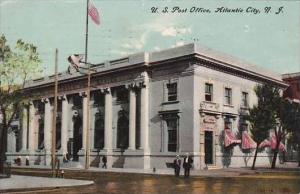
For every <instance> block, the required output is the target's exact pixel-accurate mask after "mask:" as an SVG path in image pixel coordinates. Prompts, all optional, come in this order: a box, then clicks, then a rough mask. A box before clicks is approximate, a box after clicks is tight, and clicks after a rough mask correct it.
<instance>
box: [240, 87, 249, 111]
mask: <svg viewBox="0 0 300 194" xmlns="http://www.w3.org/2000/svg"><path fill="white" fill-rule="evenodd" d="M244 94H245V95H244ZM244 97H245V98H244ZM242 107H243V108H248V107H249V93H248V92H245V91H242Z"/></svg>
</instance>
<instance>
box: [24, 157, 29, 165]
mask: <svg viewBox="0 0 300 194" xmlns="http://www.w3.org/2000/svg"><path fill="white" fill-rule="evenodd" d="M25 158H26V166H29V156H26V157H25Z"/></svg>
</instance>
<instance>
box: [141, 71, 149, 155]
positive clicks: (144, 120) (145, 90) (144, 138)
mask: <svg viewBox="0 0 300 194" xmlns="http://www.w3.org/2000/svg"><path fill="white" fill-rule="evenodd" d="M143 76H144V82H143V85H142V88H141V149H144V151H145V152H148V151H149V78H148V74H147V73H146V72H144V73H143Z"/></svg>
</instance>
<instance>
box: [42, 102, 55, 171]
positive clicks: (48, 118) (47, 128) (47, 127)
mask: <svg viewBox="0 0 300 194" xmlns="http://www.w3.org/2000/svg"><path fill="white" fill-rule="evenodd" d="M43 102H44V104H45V114H44V147H45V154H46V157H45V165H47V166H48V165H50V162H51V147H52V145H51V142H52V117H53V115H52V114H53V112H52V108H51V104H50V100H49V99H43Z"/></svg>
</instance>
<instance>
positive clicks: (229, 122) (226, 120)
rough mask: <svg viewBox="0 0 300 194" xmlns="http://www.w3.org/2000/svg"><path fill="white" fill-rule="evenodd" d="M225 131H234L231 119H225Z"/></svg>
mask: <svg viewBox="0 0 300 194" xmlns="http://www.w3.org/2000/svg"><path fill="white" fill-rule="evenodd" d="M224 129H230V130H232V122H231V119H230V118H225V119H224Z"/></svg>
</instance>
